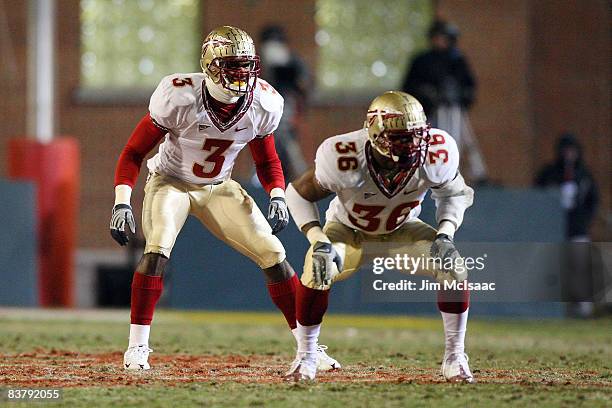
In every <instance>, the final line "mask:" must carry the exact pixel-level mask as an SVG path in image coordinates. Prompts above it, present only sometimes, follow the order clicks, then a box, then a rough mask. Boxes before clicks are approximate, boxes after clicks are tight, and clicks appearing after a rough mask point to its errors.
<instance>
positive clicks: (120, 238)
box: [110, 204, 136, 246]
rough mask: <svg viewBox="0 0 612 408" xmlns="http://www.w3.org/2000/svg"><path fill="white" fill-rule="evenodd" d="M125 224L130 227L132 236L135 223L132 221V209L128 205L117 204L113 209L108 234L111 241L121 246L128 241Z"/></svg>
mask: <svg viewBox="0 0 612 408" xmlns="http://www.w3.org/2000/svg"><path fill="white" fill-rule="evenodd" d="M125 224H127V225H128V227H130V231H132V234H135V233H136V221H134V214H132V207H131V206H130V205H128V204H117V205H115V206H114V207H113V215H112V217H111V221H110V232H111V236H112V237H113V239H114V240H115V241H117V242H118V243H119V245H121V246H124V245H126V244H127V243H128V242H129V241H130V239H129V238H128V236H127V233H126V231H125Z"/></svg>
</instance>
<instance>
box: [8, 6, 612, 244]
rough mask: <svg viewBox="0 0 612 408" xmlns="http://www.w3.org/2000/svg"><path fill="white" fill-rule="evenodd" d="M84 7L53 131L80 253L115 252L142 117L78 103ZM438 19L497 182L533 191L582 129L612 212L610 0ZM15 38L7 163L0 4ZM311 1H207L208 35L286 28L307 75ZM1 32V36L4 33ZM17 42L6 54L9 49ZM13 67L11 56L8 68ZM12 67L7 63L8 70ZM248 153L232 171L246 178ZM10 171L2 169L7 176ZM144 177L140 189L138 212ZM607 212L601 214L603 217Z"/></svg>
mask: <svg viewBox="0 0 612 408" xmlns="http://www.w3.org/2000/svg"><path fill="white" fill-rule="evenodd" d="M78 4H79V2H78V0H60V1H58V24H57V26H58V54H57V57H58V65H57V78H58V83H57V85H58V88H57V92H58V93H57V102H58V107H57V111H58V126H59V129H58V134H60V135H72V136H74V137H77V138H78V139H79V140H80V142H81V146H82V180H83V185H82V188H81V215H80V219H79V223H80V229H79V235H80V236H79V243H80V246H81V247H108V246H112V245H113V243H112V241H111V240H110V238H109V236H108V232H107V229H108V217H109V212H110V208H111V205H112V201H113V172H114V166H115V162H116V159H117V157H118V155H119V152H120V150H121V148H122V146H123V144H124V143H125V140H126V138H127V137H128V135H129V133H130V131H131V129H132V128H133V126H134V125H135V123H136V122H137V121H138V119H139V118H140V116H141V115H142V114H143V113H144V112H145V110H146V106H147V101H146V100H143V101H142V103H141V104H136V105H134V104H132V105H129V104H115V105H112V106H109V105H95V104H89V105H85V104H81V103H77V102H75V99H74V91H75V90H76V89H77V88H78V78H79V7H78ZM436 4H437V9H438V11H437V12H438V14H439V15H440V16H443V17H447V18H449V19H451V20H452V21H454V22H455V23H457V25H458V26H459V27H460V28H461V31H462V33H463V35H462V38H461V43H460V44H461V47H462V48H463V49H464V50H465V52H466V54H467V55H468V57H469V58H470V61H471V63H472V65H473V68H474V70H475V71H476V75H477V76H478V80H479V92H478V100H477V103H476V105H475V106H474V109H473V110H472V112H471V118H472V122H473V124H474V127H475V130H476V133H477V135H478V137H479V139H480V142H481V145H482V149H483V152H484V154H485V156H486V161H487V164H488V166H489V168H490V171H491V176H492V178H493V179H494V180H495V181H499V182H500V183H503V184H504V185H509V186H526V185H529V183H530V182H531V179H532V178H533V175H534V172H535V171H536V169H537V168H538V167H539V166H540V165H541V164H542V162H543V161H545V160H549V159H550V157H551V155H552V144H553V141H554V139H555V137H556V136H557V134H558V133H559V131H561V130H565V129H570V130H575V131H576V132H577V133H578V134H579V136H580V138H581V140H582V141H583V143H584V144H585V151H586V153H587V157H588V158H589V163H590V164H591V166H592V168H593V169H594V172H595V175H596V177H597V179H598V181H599V183H600V185H601V187H602V190H603V191H602V193H603V200H604V202H603V205H602V206H603V208H606V209H609V208H610V160H609V154H610V115H609V112H610V66H609V61H610V45H609V41H608V40H609V33H608V27H609V10H608V8H607V2H606V1H604V0H584V1H580V0H555V1H537V2H536V1H528V0H516V1H505V0H473V1H469V2H467V1H459V0H438V1H437V2H436ZM0 5H2V6H3V7H4V9H5V12H6V13H7V19H8V23H9V25H8V29H9V30H10V37H9V39H10V41H3V42H0V47H2V48H0V53H1V54H0V55H2V64H0V78H1V79H2V84H1V85H0V87H1V88H0V92H1V94H2V98H0V120H1V122H2V123H3V126H2V129H0V160H2V163H5V162H6V156H5V155H6V141H7V140H8V139H9V138H10V137H15V136H21V135H24V134H25V131H26V130H25V117H24V114H23V113H24V112H25V106H26V105H25V103H26V95H25V87H24V84H25V83H26V80H27V78H26V74H25V72H26V64H25V61H26V22H27V15H26V3H25V2H17V1H10V0H0ZM313 15H314V2H313V1H300V0H290V1H287V0H284V1H283V0H249V1H242V0H228V1H223V2H213V1H204V2H203V6H202V16H203V21H202V32H203V34H202V35H205V34H206V32H208V31H209V30H210V29H211V28H213V27H214V26H216V25H218V24H235V25H238V26H240V27H243V28H244V29H246V30H247V31H249V32H251V33H257V32H258V31H259V29H260V28H261V27H263V26H264V25H265V24H266V23H268V22H275V21H279V20H280V21H282V22H284V23H285V24H286V26H287V29H288V33H289V37H290V40H291V42H292V44H293V46H294V47H295V48H297V50H298V51H299V52H300V53H301V55H302V56H303V57H304V59H305V60H306V61H307V63H308V64H310V65H311V67H313V68H314V66H315V64H316V58H317V53H316V47H315V44H314V33H315V29H316V27H315V23H314V20H313ZM0 34H1V35H3V36H4V35H5V33H4V32H2V33H0ZM7 44H10V47H7ZM7 58H8V59H7ZM5 61H10V63H5ZM366 106H367V103H366V102H364V101H360V102H355V103H353V104H351V103H348V104H346V103H345V104H343V106H322V105H321V106H313V107H311V109H310V110H309V111H308V112H307V113H306V115H305V120H304V124H303V126H304V129H306V130H307V132H306V133H305V134H304V136H303V138H302V145H303V148H304V151H305V152H306V155H307V156H308V157H309V158H312V156H313V154H314V150H315V148H316V145H317V144H318V143H319V142H320V141H321V140H322V139H324V138H325V137H327V136H330V135H333V134H336V133H339V132H344V131H348V130H352V129H355V128H357V127H359V126H361V124H362V116H363V112H364V110H365V108H366ZM250 168H251V164H250V160H249V158H248V153H247V155H242V157H241V158H240V160H239V163H238V164H237V166H236V173H237V174H245V173H248V172H249V171H251V169H250ZM5 172H6V166H5V165H3V166H0V175H4V174H5ZM143 179H144V175H142V176H141V179H140V182H139V184H138V186H137V188H136V190H135V194H134V199H133V204H134V207H135V208H136V211H137V213H138V214H140V206H141V201H142V183H143ZM600 213H601V214H604V213H605V212H604V211H601V212H600Z"/></svg>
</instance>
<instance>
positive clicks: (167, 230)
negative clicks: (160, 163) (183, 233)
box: [142, 173, 285, 269]
mask: <svg viewBox="0 0 612 408" xmlns="http://www.w3.org/2000/svg"><path fill="white" fill-rule="evenodd" d="M190 214H191V215H193V216H195V217H196V218H197V219H199V220H200V222H201V223H202V224H203V225H204V226H205V227H206V228H208V230H209V231H210V232H211V233H212V234H213V235H214V236H215V237H217V238H218V239H220V240H221V241H223V242H225V243H227V244H228V245H230V246H231V247H232V248H234V249H236V250H237V251H238V252H240V253H241V254H243V255H245V256H247V257H249V258H250V259H251V260H252V261H253V262H255V263H256V264H257V265H259V267H260V268H262V269H265V268H269V267H271V266H274V265H276V264H278V263H280V262H282V261H283V260H284V259H285V249H284V248H283V245H282V244H281V242H280V241H279V239H278V238H277V237H275V236H274V235H272V228H271V227H270V225H269V224H268V222H267V220H266V218H265V217H264V215H263V214H262V213H261V211H260V210H259V208H258V207H257V205H256V204H255V201H253V199H252V198H251V196H249V194H248V193H247V192H246V191H245V190H244V189H243V188H242V187H241V186H240V184H238V183H237V182H236V181H234V180H227V181H224V182H223V183H221V184H216V185H205V186H198V185H195V184H191V183H188V182H185V181H182V180H179V179H177V178H174V177H170V176H165V175H161V174H157V173H154V174H151V175H150V176H149V179H148V180H147V184H146V185H145V199H144V205H143V209H142V228H143V232H144V236H145V239H146V246H145V253H158V254H163V255H164V256H166V257H168V258H169V257H170V252H172V248H173V247H174V243H175V241H176V237H177V236H178V234H179V232H180V230H181V228H182V227H183V225H184V224H185V220H186V219H187V216H188V215H190Z"/></svg>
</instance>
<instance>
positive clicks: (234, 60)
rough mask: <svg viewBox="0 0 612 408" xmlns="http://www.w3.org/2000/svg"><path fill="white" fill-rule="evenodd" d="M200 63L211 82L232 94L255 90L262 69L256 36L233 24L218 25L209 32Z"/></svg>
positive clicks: (238, 94) (239, 94)
mask: <svg viewBox="0 0 612 408" xmlns="http://www.w3.org/2000/svg"><path fill="white" fill-rule="evenodd" d="M200 66H201V67H202V71H203V72H204V73H205V74H206V75H207V76H208V77H209V78H210V80H212V82H214V83H215V84H216V85H218V86H220V87H221V88H222V89H223V90H224V92H225V93H227V94H229V95H232V96H242V95H244V94H246V93H249V92H252V91H253V89H254V88H255V81H256V80H257V76H258V75H259V72H260V64H259V56H257V54H256V53H255V44H254V43H253V39H252V38H251V36H250V35H248V34H247V33H246V31H244V30H241V29H239V28H237V27H232V26H222V27H218V28H216V29H214V30H212V31H211V32H210V33H209V34H208V35H207V36H206V38H205V39H204V43H203V44H202V55H201V58H200Z"/></svg>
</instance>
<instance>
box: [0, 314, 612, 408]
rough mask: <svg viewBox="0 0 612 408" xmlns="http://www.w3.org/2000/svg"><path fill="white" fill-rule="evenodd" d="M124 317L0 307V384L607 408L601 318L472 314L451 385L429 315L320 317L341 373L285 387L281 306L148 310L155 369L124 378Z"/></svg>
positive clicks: (65, 401) (157, 395)
mask: <svg viewBox="0 0 612 408" xmlns="http://www.w3.org/2000/svg"><path fill="white" fill-rule="evenodd" d="M128 315H129V312H128V311H84V312H79V311H70V312H66V311H49V310H45V311H41V310H10V309H0V388H3V389H4V390H5V391H4V393H6V389H7V388H34V387H37V388H41V387H44V388H61V389H62V390H63V397H62V399H61V400H60V401H59V402H58V403H57V405H65V406H71V407H72V406H77V407H80V406H82V407H85V406H87V407H100V406H116V407H119V406H121V407H127V406H138V407H143V406H146V407H157V406H159V407H168V406H174V407H176V408H178V407H188V406H228V407H237V406H265V407H282V406H315V407H322V406H332V407H334V406H337V407H340V406H342V407H349V406H350V407H362V406H363V407H395V406H397V407H400V406H401V407H403V406H411V407H412V406H439V407H446V406H460V407H465V406H470V407H474V406H483V407H491V406H498V407H499V406H512V405H514V406H547V407H559V406H567V407H576V406H585V407H586V406H588V407H591V406H601V407H603V406H610V405H611V404H612V321H611V320H609V319H603V320H590V321H574V320H539V321H538V320H526V321H525V320H503V321H499V320H498V321H493V320H483V319H473V320H472V321H470V323H469V325H468V337H467V351H468V353H469V355H470V365H471V368H472V370H473V371H474V374H475V377H476V379H477V381H478V383H477V384H474V385H457V384H448V383H445V382H444V381H443V379H442V377H441V376H440V374H439V366H440V360H441V357H442V353H443V335H442V324H441V321H440V319H439V318H435V317H433V318H415V317H380V316H347V315H342V316H340V315H333V314H331V315H329V316H328V317H326V320H325V322H324V323H325V324H324V327H323V332H322V335H321V342H322V343H324V344H327V345H328V346H329V347H330V348H329V350H328V352H329V353H330V355H331V356H333V357H335V358H336V359H338V360H339V361H340V362H341V363H342V364H343V368H342V370H339V371H335V372H327V373H322V374H319V376H318V381H317V382H316V383H314V384H292V383H287V382H284V381H283V380H282V377H281V375H282V373H283V372H284V370H285V369H286V368H288V365H289V363H290V362H291V360H292V359H293V356H294V350H293V342H294V340H293V338H292V337H291V335H290V333H289V331H288V330H287V329H286V328H285V326H284V325H283V322H284V320H283V319H282V317H281V316H280V315H279V314H276V313H222V312H175V311H160V312H159V313H157V314H156V318H155V321H154V325H153V328H152V333H151V340H152V341H151V347H152V348H153V349H154V350H155V351H154V353H152V354H151V355H150V358H149V361H150V363H151V366H152V367H153V369H152V370H151V371H149V372H136V373H132V372H126V371H124V370H123V369H122V366H121V364H122V354H123V351H125V347H126V345H127V334H128V321H129V317H128ZM5 402H6V401H0V405H3V404H4V403H5ZM10 405H14V406H26V405H27V404H26V403H24V402H20V403H14V404H10ZM57 405H56V403H51V402H46V403H44V404H42V405H41V404H36V406H57Z"/></svg>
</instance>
